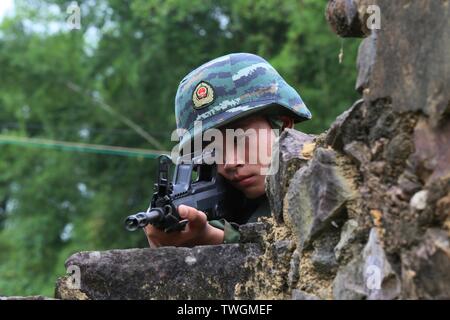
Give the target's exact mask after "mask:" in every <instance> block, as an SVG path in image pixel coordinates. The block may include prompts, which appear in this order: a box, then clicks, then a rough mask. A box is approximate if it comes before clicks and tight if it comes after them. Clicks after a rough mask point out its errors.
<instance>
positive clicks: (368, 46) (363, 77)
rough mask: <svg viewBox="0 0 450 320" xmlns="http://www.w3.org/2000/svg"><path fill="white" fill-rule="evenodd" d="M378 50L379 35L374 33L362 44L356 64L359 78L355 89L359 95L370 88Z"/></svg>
mask: <svg viewBox="0 0 450 320" xmlns="http://www.w3.org/2000/svg"><path fill="white" fill-rule="evenodd" d="M376 49H377V33H376V32H375V31H374V32H373V33H372V34H371V35H370V36H369V37H367V38H366V39H364V40H363V41H362V42H361V44H360V46H359V50H358V60H357V62H356V66H357V68H358V77H357V79H356V85H355V89H356V91H358V92H359V93H363V92H364V90H365V89H367V88H369V87H370V83H369V81H370V78H371V75H372V70H373V66H374V64H375V58H376Z"/></svg>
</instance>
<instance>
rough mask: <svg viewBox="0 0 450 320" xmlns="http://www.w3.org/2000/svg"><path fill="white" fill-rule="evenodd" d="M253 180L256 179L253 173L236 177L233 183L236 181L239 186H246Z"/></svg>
mask: <svg viewBox="0 0 450 320" xmlns="http://www.w3.org/2000/svg"><path fill="white" fill-rule="evenodd" d="M255 181H256V177H255V175H248V176H243V177H237V179H235V180H234V183H236V184H237V185H239V186H240V187H248V186H250V185H252V184H253V183H254V182H255Z"/></svg>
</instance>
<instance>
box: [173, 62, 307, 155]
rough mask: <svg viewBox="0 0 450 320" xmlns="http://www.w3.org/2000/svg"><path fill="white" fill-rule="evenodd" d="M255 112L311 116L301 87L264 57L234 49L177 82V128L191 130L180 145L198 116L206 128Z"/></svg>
mask: <svg viewBox="0 0 450 320" xmlns="http://www.w3.org/2000/svg"><path fill="white" fill-rule="evenodd" d="M255 112H258V113H260V112H264V113H267V114H269V115H270V114H274V115H288V116H290V117H291V118H293V119H294V121H295V122H300V121H304V120H309V119H311V113H310V112H309V110H308V108H307V107H306V106H305V104H304V103H303V100H302V98H301V97H300V95H299V94H298V93H297V91H295V89H294V88H292V87H291V86H289V85H288V84H287V83H286V81H284V79H283V78H282V77H281V76H280V75H279V74H278V72H277V71H276V70H275V69H274V68H273V67H272V66H271V65H270V64H269V63H268V62H267V61H266V60H264V59H263V58H261V57H259V56H257V55H254V54H250V53H232V54H228V55H225V56H222V57H219V58H216V59H214V60H212V61H210V62H207V63H205V64H203V65H201V66H200V67H198V68H197V69H195V70H193V71H191V72H190V73H189V74H188V75H187V76H186V77H184V79H183V80H181V82H180V85H179V86H178V91H177V94H176V97H175V117H176V122H177V128H178V129H180V128H182V129H185V130H188V131H189V133H190V135H184V136H183V137H181V138H180V146H183V145H184V144H185V143H187V142H189V141H190V138H192V137H193V136H194V122H195V121H202V132H204V131H205V130H207V129H210V128H218V127H221V126H223V125H226V124H228V123H230V122H232V121H235V120H237V119H240V118H243V117H246V116H248V115H250V114H252V113H255ZM195 134H197V132H195Z"/></svg>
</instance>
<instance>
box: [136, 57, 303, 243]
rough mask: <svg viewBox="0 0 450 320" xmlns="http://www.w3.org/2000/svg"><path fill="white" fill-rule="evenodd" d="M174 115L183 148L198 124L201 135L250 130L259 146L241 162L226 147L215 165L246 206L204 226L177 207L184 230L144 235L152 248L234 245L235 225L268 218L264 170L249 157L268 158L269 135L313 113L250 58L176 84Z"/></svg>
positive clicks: (198, 216) (214, 65) (222, 61)
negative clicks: (184, 222)
mask: <svg viewBox="0 0 450 320" xmlns="http://www.w3.org/2000/svg"><path fill="white" fill-rule="evenodd" d="M175 115H176V122H177V128H178V129H185V130H187V132H188V133H189V134H185V135H184V136H182V137H181V139H180V146H181V147H183V146H185V145H186V144H191V143H192V140H193V137H194V134H195V133H196V132H195V130H194V123H196V122H197V121H201V124H202V131H201V134H203V133H204V132H206V131H207V130H209V129H219V130H221V132H224V133H225V131H226V129H242V130H244V131H246V130H248V129H254V130H255V132H256V136H257V139H256V141H257V142H256V145H251V143H248V144H245V146H244V148H245V150H244V152H243V153H241V157H242V155H243V157H244V158H245V159H238V157H239V154H240V153H239V152H238V151H237V150H230V144H228V145H227V142H226V141H223V145H224V148H223V149H222V150H220V151H219V152H222V154H221V155H222V157H223V163H218V164H217V168H218V172H219V173H220V174H221V175H222V176H223V177H224V178H225V179H226V180H227V181H228V182H229V184H230V185H231V186H232V187H233V188H235V189H236V190H238V191H239V192H240V193H241V194H243V199H244V202H243V204H242V206H241V207H240V208H241V209H240V210H236V211H238V212H234V216H232V217H231V218H229V219H228V220H225V219H222V220H220V221H218V220H215V221H209V222H208V221H207V217H206V214H205V213H203V212H201V211H199V210H197V209H196V208H192V207H188V206H184V205H181V206H179V207H178V212H179V214H180V217H181V218H182V219H187V220H188V224H187V226H186V228H185V230H183V231H180V232H174V233H164V232H163V231H160V230H158V229H156V228H155V227H153V226H151V225H148V226H147V227H146V228H145V229H144V230H145V233H146V235H147V238H148V241H149V243H150V246H151V247H159V246H194V245H207V244H221V243H233V242H238V241H239V231H238V224H242V223H246V222H254V221H256V220H257V218H258V217H260V216H268V215H270V208H269V205H268V201H267V198H266V195H265V175H264V173H263V172H265V171H264V169H265V167H267V166H268V164H267V163H263V161H261V158H260V156H259V153H258V156H257V159H256V161H255V162H254V163H251V162H249V155H251V154H254V153H255V152H256V150H258V149H259V148H261V147H263V146H267V149H268V153H269V155H270V153H271V151H272V149H271V148H272V145H273V142H274V141H275V139H276V136H275V133H274V131H273V130H272V129H278V130H284V129H285V128H292V127H293V124H294V123H295V122H300V121H304V120H309V119H311V113H310V112H309V110H308V108H307V107H306V106H305V104H304V103H303V101H302V99H301V97H300V95H299V94H298V93H297V92H296V91H295V90H294V89H293V88H292V87H291V86H289V85H288V84H287V83H286V82H285V81H284V79H283V78H282V77H281V76H280V75H279V74H278V72H277V71H276V70H275V69H274V68H273V67H272V66H271V65H270V64H269V63H268V62H267V61H266V60H264V59H263V58H261V57H259V56H257V55H254V54H249V53H233V54H229V55H226V56H223V57H219V58H217V59H214V60H212V61H210V62H207V63H205V64H203V65H202V66H200V67H198V68H197V69H195V70H193V71H192V72H190V73H189V74H188V75H187V76H186V77H185V78H184V79H183V80H182V81H181V82H180V85H179V87H178V91H177V94H176V98H175ZM224 136H226V134H224ZM227 148H228V150H227ZM231 148H234V149H236V148H237V142H234V143H232V144H231ZM230 151H234V152H230ZM230 155H232V156H230Z"/></svg>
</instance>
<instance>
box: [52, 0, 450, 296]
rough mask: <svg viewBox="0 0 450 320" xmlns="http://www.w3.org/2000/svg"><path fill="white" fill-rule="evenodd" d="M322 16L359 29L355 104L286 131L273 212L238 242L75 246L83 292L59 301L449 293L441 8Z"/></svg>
mask: <svg viewBox="0 0 450 320" xmlns="http://www.w3.org/2000/svg"><path fill="white" fill-rule="evenodd" d="M369 5H377V6H378V7H379V8H380V13H381V29H379V30H370V28H368V27H367V19H371V15H370V14H369V13H368V11H367V8H368V6H369ZM326 15H327V19H328V21H329V23H330V25H331V27H332V29H333V30H334V31H335V32H336V33H338V34H339V35H340V36H343V37H349V36H350V37H355V36H356V37H365V39H364V40H363V42H362V43H361V47H360V50H359V56H358V61H357V67H358V79H357V83H356V84H355V89H356V90H357V91H358V92H360V93H361V95H362V99H361V100H359V101H357V102H355V103H354V105H353V106H351V107H350V108H349V109H348V110H347V111H346V112H345V113H344V114H342V115H341V116H339V117H338V118H337V119H336V121H335V123H334V124H333V125H332V126H331V127H330V129H329V130H328V131H327V132H325V133H323V134H321V135H319V136H310V135H305V134H302V133H300V132H297V131H294V130H287V131H285V132H284V133H283V134H282V136H281V137H280V155H279V157H280V158H279V160H280V163H281V165H280V170H279V172H278V174H277V175H275V176H271V177H269V178H268V180H267V194H268V196H269V200H270V204H271V208H272V211H273V212H272V213H273V216H272V217H271V218H268V219H265V220H264V221H262V222H259V223H256V224H249V225H245V226H244V227H243V233H244V236H243V240H242V243H241V244H235V245H220V246H202V247H195V248H160V249H132V250H113V251H108V252H102V253H78V254H75V255H73V256H72V257H70V258H69V259H68V261H67V263H66V266H67V267H69V266H78V267H79V268H80V271H81V287H80V288H79V289H77V290H74V289H71V287H70V283H69V282H70V280H71V278H70V277H69V276H66V277H63V278H61V279H59V280H58V284H57V288H56V296H57V297H59V298H63V299H111V298H112V299H176V298H198V299H210V298H219V299H224V298H236V299H261V298H276V299H438V298H447V299H449V298H450V272H449V270H450V244H449V235H450V2H449V1H447V0H414V1H411V0H396V1H392V0H372V1H370V0H342V1H339V0H331V1H329V4H328V7H327V9H326Z"/></svg>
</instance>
